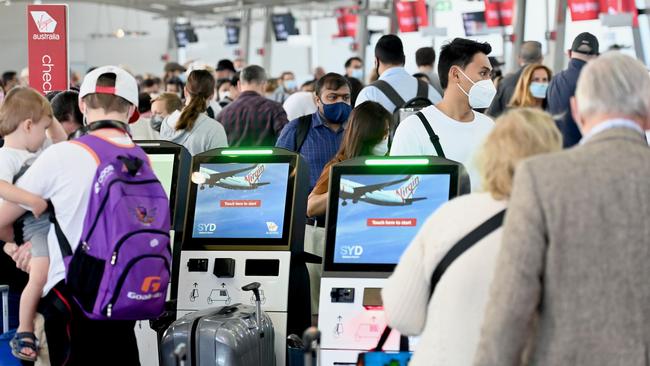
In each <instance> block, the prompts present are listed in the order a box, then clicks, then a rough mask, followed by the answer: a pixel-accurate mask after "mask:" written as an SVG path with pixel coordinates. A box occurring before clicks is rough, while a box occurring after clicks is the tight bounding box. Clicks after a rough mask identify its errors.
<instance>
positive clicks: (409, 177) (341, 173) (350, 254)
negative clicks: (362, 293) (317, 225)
mask: <svg viewBox="0 0 650 366" xmlns="http://www.w3.org/2000/svg"><path fill="white" fill-rule="evenodd" d="M422 160H423V163H424V164H422V165H417V164H416V165H403V166H399V165H394V166H389V165H386V166H358V165H357V166H354V165H351V164H348V165H346V163H343V164H342V165H340V166H334V168H333V169H332V175H331V178H330V199H329V203H328V205H329V206H328V216H327V244H326V255H325V264H324V270H325V271H328V272H380V273H384V272H385V273H390V272H392V270H393V268H394V267H395V265H396V264H397V263H398V262H399V259H400V257H401V256H402V253H403V252H404V251H405V250H406V248H407V247H408V245H409V244H410V243H411V241H412V240H413V238H414V237H415V236H416V234H417V233H418V232H419V230H420V228H422V225H423V224H424V223H425V222H426V220H427V218H428V217H429V216H430V215H431V214H432V213H433V212H434V211H435V210H436V209H438V208H439V207H440V206H441V205H442V204H444V203H445V202H447V201H449V200H450V199H451V198H453V197H455V196H456V195H458V193H459V187H460V185H459V175H460V172H461V168H462V166H461V165H460V164H458V163H455V162H450V163H447V164H441V165H430V164H429V163H428V158H427V159H422ZM442 160H444V159H442ZM378 161H379V162H383V161H385V160H378ZM402 161H404V160H402ZM445 162H449V161H448V160H445Z"/></svg>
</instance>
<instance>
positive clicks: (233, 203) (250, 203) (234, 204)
mask: <svg viewBox="0 0 650 366" xmlns="http://www.w3.org/2000/svg"><path fill="white" fill-rule="evenodd" d="M219 206H220V207H222V208H251V207H252V208H257V207H262V200H221V203H220V204H219Z"/></svg>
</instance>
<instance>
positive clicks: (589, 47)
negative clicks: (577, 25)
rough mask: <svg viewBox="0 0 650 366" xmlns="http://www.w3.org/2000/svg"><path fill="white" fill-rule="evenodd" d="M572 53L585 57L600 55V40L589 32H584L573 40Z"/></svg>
mask: <svg viewBox="0 0 650 366" xmlns="http://www.w3.org/2000/svg"><path fill="white" fill-rule="evenodd" d="M571 51H573V52H578V53H583V54H585V55H597V54H598V38H596V36H594V35H593V34H591V33H589V32H583V33H580V34H578V36H577V37H576V38H575V39H574V40H573V44H572V45H571Z"/></svg>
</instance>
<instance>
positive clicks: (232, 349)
mask: <svg viewBox="0 0 650 366" xmlns="http://www.w3.org/2000/svg"><path fill="white" fill-rule="evenodd" d="M259 286H260V284H259V283H257V282H255V283H252V284H250V285H247V286H244V287H243V288H242V289H243V290H245V291H253V293H254V295H255V299H256V306H255V307H252V306H246V305H241V304H235V305H231V306H225V307H222V308H212V309H207V310H203V311H198V312H195V313H191V314H188V315H186V316H184V317H182V318H180V319H178V320H177V321H175V322H174V323H173V324H172V325H171V326H170V327H169V328H168V329H167V330H166V331H165V334H164V335H163V338H162V342H161V347H160V352H161V356H162V357H161V358H162V365H163V366H176V365H177V364H178V363H179V362H180V361H181V360H182V361H183V364H184V365H185V366H256V365H259V366H275V351H274V338H275V333H274V330H273V324H272V323H271V318H269V316H268V315H267V314H266V313H264V312H262V311H261V309H260V296H259ZM183 345H184V347H183ZM179 347H180V348H181V349H183V348H184V350H183V351H182V352H180V353H182V354H179Z"/></svg>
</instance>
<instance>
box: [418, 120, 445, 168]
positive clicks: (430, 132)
mask: <svg viewBox="0 0 650 366" xmlns="http://www.w3.org/2000/svg"><path fill="white" fill-rule="evenodd" d="M415 115H416V116H418V118H419V119H420V122H422V126H424V129H425V130H427V134H428V135H429V140H431V143H432V144H433V147H434V148H435V149H436V154H437V155H438V156H439V157H441V158H444V157H445V152H444V151H443V150H442V145H440V137H438V135H436V133H435V132H434V131H433V128H431V125H430V124H429V121H427V119H426V117H424V113H422V112H417V113H416V114H415Z"/></svg>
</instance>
